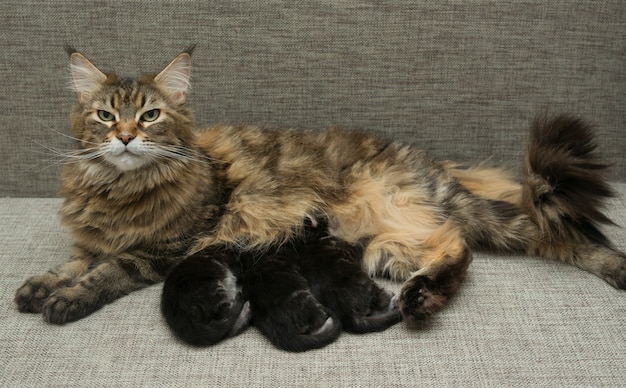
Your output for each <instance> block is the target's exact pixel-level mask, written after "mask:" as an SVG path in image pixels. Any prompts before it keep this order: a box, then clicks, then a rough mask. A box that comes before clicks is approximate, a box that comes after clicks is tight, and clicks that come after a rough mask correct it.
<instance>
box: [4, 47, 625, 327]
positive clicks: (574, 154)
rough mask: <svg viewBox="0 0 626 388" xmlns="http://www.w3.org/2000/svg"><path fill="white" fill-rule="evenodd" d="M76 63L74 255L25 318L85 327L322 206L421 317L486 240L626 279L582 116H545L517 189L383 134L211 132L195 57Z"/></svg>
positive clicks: (297, 228)
mask: <svg viewBox="0 0 626 388" xmlns="http://www.w3.org/2000/svg"><path fill="white" fill-rule="evenodd" d="M70 68H71V74H72V79H73V84H74V88H75V90H76V92H77V97H78V103H77V104H76V106H75V108H74V109H73V111H72V113H71V116H70V121H71V130H72V133H73V136H74V137H75V138H76V143H77V151H76V152H75V153H74V154H71V155H68V159H70V160H69V162H68V163H66V164H65V166H64V169H63V171H62V174H61V190H60V193H61V194H62V195H63V196H64V197H65V200H64V202H63V204H62V206H61V209H60V216H61V219H62V222H63V224H64V225H66V226H67V227H68V228H69V229H70V230H71V232H72V234H73V237H74V240H75V244H74V252H73V255H72V258H71V260H70V261H69V262H66V263H64V264H61V265H59V266H57V267H56V268H53V269H52V270H50V271H49V272H47V273H45V274H43V275H39V276H34V277H31V278H29V279H27V280H26V281H25V283H24V284H23V285H22V286H21V287H20V288H19V289H18V290H17V293H16V296H15V301H16V304H17V306H18V309H19V311H23V312H31V313H40V314H42V315H43V317H44V318H45V320H46V321H48V322H50V323H55V324H64V323H67V322H71V321H75V320H78V319H80V318H83V317H85V316H87V315H89V314H91V313H93V312H94V311H96V310H98V309H100V308H101V307H102V306H104V305H105V304H107V303H109V302H112V301H113V300H115V299H117V298H119V297H121V296H123V295H126V294H128V293H130V292H132V291H134V290H137V289H139V288H142V287H145V286H147V285H150V284H154V283H157V282H160V281H162V280H163V279H164V278H165V277H166V275H167V274H168V273H169V272H170V271H171V270H172V268H174V266H175V265H176V264H178V263H180V262H182V261H183V260H184V259H185V258H186V257H188V256H189V255H190V254H194V253H197V252H201V251H203V250H204V249H210V248H211V247H214V246H229V247H231V248H232V249H235V250H237V251H238V252H252V253H254V252H264V251H267V250H268V249H270V248H271V247H273V246H280V245H284V244H289V242H290V241H292V240H294V239H295V238H297V236H299V235H301V234H302V230H303V228H304V227H303V225H304V220H305V218H306V217H307V216H312V218H313V219H322V218H324V219H328V224H329V226H328V229H329V231H330V234H331V235H332V236H333V237H334V238H337V239H340V240H341V241H345V242H346V243H347V244H350V245H355V244H357V243H359V242H365V248H364V252H363V254H362V259H361V264H362V268H363V270H364V271H365V272H366V273H367V274H369V275H384V276H388V277H390V278H391V279H395V280H398V281H402V282H403V285H402V288H401V290H400V292H399V294H398V297H397V305H398V308H399V310H400V312H401V313H402V316H403V318H404V319H405V320H406V321H407V322H408V323H409V324H411V323H412V322H416V321H419V320H422V319H425V318H427V317H429V316H431V315H432V314H434V313H436V312H437V311H439V310H441V309H442V308H443V307H444V306H445V305H446V302H447V300H448V299H449V298H450V297H451V296H452V295H453V294H454V293H455V291H456V290H457V289H458V287H459V286H460V284H461V282H462V280H463V278H464V276H465V274H466V272H467V268H468V266H469V264H470V262H471V260H472V249H478V248H490V249H495V250H500V251H515V252H525V253H527V254H529V255H539V256H543V257H546V258H550V259H556V260H561V261H564V262H567V263H570V264H573V265H575V266H577V267H579V268H581V269H583V270H586V271H588V272H590V273H593V274H595V275H597V276H599V277H600V278H602V279H604V280H605V281H606V282H608V283H609V284H610V285H612V286H613V287H615V288H618V289H624V288H626V255H625V254H624V253H623V252H620V251H618V250H616V249H615V248H614V247H613V245H612V244H611V243H610V241H609V240H608V239H607V237H606V236H605V235H604V234H603V233H602V231H601V230H600V225H601V224H604V223H609V222H610V220H609V219H608V218H607V217H606V216H605V215H604V214H603V213H602V212H601V209H602V205H603V203H604V200H605V199H606V198H608V197H610V196H612V195H613V192H612V191H611V188H610V186H609V184H608V183H607V181H606V180H605V179H604V178H603V176H602V171H603V170H604V169H605V168H606V167H607V166H606V165H605V164H603V163H602V162H600V161H599V158H598V157H597V153H596V152H595V148H596V147H595V145H594V142H593V132H592V130H591V127H590V125H588V124H587V123H585V122H584V121H583V120H581V119H578V118H575V117H571V116H568V115H557V116H548V115H541V116H539V117H538V118H536V119H535V120H534V121H533V123H532V125H531V128H530V139H529V146H528V148H527V151H526V156H525V159H524V172H523V176H522V179H521V183H519V182H518V181H516V179H515V178H514V176H513V175H512V174H510V173H509V172H507V171H505V170H503V169H499V168H492V167H487V166H484V165H477V166H470V167H466V166H461V165H459V164H456V163H454V162H448V161H438V160H436V159H435V158H433V157H431V156H430V155H428V154H427V153H426V152H424V151H422V150H420V149H419V148H418V147H416V146H415V145H412V144H403V143H400V142H397V141H394V140H391V139H388V138H386V137H384V136H381V135H379V134H376V133H372V132H365V131H350V130H344V129H341V128H330V129H326V130H321V131H314V130H303V129H286V130H276V129H272V128H260V127H256V126H253V125H239V126H233V125H215V126H213V127H210V128H207V129H203V130H198V131H196V130H195V125H194V122H193V116H192V113H191V111H190V109H189V108H188V107H187V106H186V104H185V102H186V93H187V90H188V87H189V79H190V71H191V50H189V51H186V52H182V53H181V54H179V55H178V56H176V57H175V58H174V59H173V60H172V61H171V62H170V63H169V64H168V65H167V66H166V67H165V68H164V69H163V70H162V71H161V72H159V73H157V74H146V75H143V76H141V77H140V78H138V79H127V78H121V77H118V76H117V75H115V74H114V73H103V72H102V71H100V70H99V69H98V68H97V67H96V66H95V65H93V64H92V62H90V61H89V60H88V59H87V58H86V57H85V56H84V55H82V54H80V53H78V52H75V51H73V50H70Z"/></svg>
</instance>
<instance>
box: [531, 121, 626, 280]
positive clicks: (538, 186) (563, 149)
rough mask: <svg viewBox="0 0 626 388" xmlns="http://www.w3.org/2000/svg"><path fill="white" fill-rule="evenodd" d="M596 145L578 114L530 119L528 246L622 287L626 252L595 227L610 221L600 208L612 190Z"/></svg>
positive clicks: (538, 252) (532, 252) (612, 194)
mask: <svg viewBox="0 0 626 388" xmlns="http://www.w3.org/2000/svg"><path fill="white" fill-rule="evenodd" d="M595 149H596V145H595V144H594V140H593V132H592V130H591V127H590V126H589V125H588V124H587V123H585V122H584V121H582V120H580V119H577V118H573V117H570V116H565V115H561V116H556V117H552V118H550V117H547V116H540V117H538V118H537V119H535V121H534V122H533V125H532V127H531V130H530V144H529V146H528V150H527V153H526V158H525V163H524V181H523V184H522V196H521V206H522V209H523V211H524V213H526V214H528V215H529V216H530V218H531V220H532V221H533V223H535V224H536V226H537V227H538V234H537V237H536V238H535V239H533V242H532V243H531V244H530V246H529V247H528V251H529V253H531V254H537V255H540V256H544V257H549V258H553V259H558V260H562V261H566V262H569V263H571V264H573V265H575V266H578V267H580V268H582V269H584V270H586V271H589V272H591V273H593V274H596V275H598V276H599V277H601V278H603V279H604V280H606V281H607V282H608V283H610V284H611V285H612V286H614V287H616V288H622V289H623V288H626V255H625V254H624V253H622V252H619V251H617V250H616V249H615V248H614V247H613V246H612V244H611V243H610V241H609V239H608V238H607V237H606V236H605V235H604V234H603V232H602V231H601V230H600V228H599V226H600V225H601V224H611V223H612V222H611V221H610V220H609V218H608V217H606V216H605V215H604V214H603V213H602V207H603V205H604V202H605V201H606V199H608V198H610V197H612V196H614V193H613V191H612V189H611V187H610V185H609V184H608V182H607V181H606V179H605V178H604V176H603V174H602V172H603V170H604V169H606V168H607V165H606V164H604V163H602V162H601V161H600V160H599V158H598V157H597V155H596V154H595V152H594V151H595Z"/></svg>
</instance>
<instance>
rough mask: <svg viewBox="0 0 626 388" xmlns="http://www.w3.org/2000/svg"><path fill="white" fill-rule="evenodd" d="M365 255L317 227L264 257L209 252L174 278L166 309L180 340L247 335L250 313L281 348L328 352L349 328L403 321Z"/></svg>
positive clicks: (358, 329)
mask: <svg viewBox="0 0 626 388" xmlns="http://www.w3.org/2000/svg"><path fill="white" fill-rule="evenodd" d="M362 254H363V248H362V247H360V246H352V245H350V244H348V243H346V242H345V241H342V240H339V239H337V238H334V237H330V236H328V235H327V232H326V229H325V227H324V226H322V225H317V224H316V223H312V224H310V225H309V226H308V227H307V228H306V231H305V234H304V236H303V237H302V238H300V239H298V240H295V241H294V242H293V243H292V244H291V245H284V246H281V247H280V248H277V249H274V250H272V251H270V252H266V253H264V254H259V253H236V252H235V251H234V250H228V249H215V248H212V249H207V250H203V251H201V252H199V253H197V254H195V255H193V256H191V257H189V258H188V259H186V260H185V261H184V262H183V263H181V264H180V265H179V266H178V267H177V268H176V269H174V271H172V273H171V274H170V275H169V276H168V277H167V278H166V280H165V286H164V287H163V297H162V311H163V314H164V315H165V317H166V320H167V322H168V324H169V325H170V327H171V328H172V329H173V331H174V332H175V333H176V334H177V335H178V337H179V338H181V339H183V340H184V341H186V342H189V343H191V344H194V345H211V344H214V343H216V342H218V341H220V340H221V339H223V338H226V337H229V336H232V335H235V334H237V333H239V332H240V331H241V330H242V329H243V328H244V327H245V326H246V325H247V323H248V321H249V320H250V315H252V322H253V324H254V325H255V326H256V327H257V328H258V329H259V330H260V331H261V332H262V333H263V334H264V335H265V336H266V337H267V338H268V339H269V340H270V341H271V342H272V343H273V344H274V345H276V346H277V347H279V348H281V349H285V350H289V351H305V350H309V349H315V348H320V347H323V346H325V345H327V344H329V343H331V342H333V341H334V340H335V339H337V337H338V336H339V335H340V333H341V330H342V328H344V329H345V330H346V331H350V332H355V333H365V332H371V331H381V330H384V329H386V328H387V327H389V326H391V325H393V324H395V323H397V322H399V321H400V320H401V319H402V316H401V314H400V312H399V310H398V307H397V305H396V303H395V298H392V294H390V293H388V292H387V291H385V290H384V289H382V288H380V287H379V286H378V285H377V284H376V283H375V282H374V281H373V280H372V279H371V278H370V277H369V276H368V275H367V274H366V273H365V272H364V271H363V270H362V268H361V257H362ZM240 265H241V266H242V267H240ZM242 270H243V272H241V271H242ZM235 276H239V277H240V280H241V286H242V293H243V298H242V295H241V293H239V292H238V288H237V285H236V282H234V280H233V279H234V277H235ZM244 300H245V301H246V302H244ZM248 303H249V305H248ZM248 306H249V307H248ZM250 311H251V313H250Z"/></svg>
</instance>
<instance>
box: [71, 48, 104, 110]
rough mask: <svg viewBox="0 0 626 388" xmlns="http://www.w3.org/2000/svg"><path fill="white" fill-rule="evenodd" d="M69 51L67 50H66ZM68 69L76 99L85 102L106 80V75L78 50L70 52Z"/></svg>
mask: <svg viewBox="0 0 626 388" xmlns="http://www.w3.org/2000/svg"><path fill="white" fill-rule="evenodd" d="M68 52H69V51H68ZM70 71H71V72H72V81H73V86H74V90H75V91H76V92H77V93H78V101H80V102H81V103H84V102H86V101H87V100H88V99H89V97H90V96H91V95H92V94H93V93H95V92H96V91H97V90H98V89H100V87H102V84H103V83H104V82H105V81H106V79H107V76H106V75H105V74H104V73H103V72H101V71H100V70H98V68H97V67H96V66H94V65H93V63H91V62H89V59H87V57H85V56H84V55H83V54H81V53H79V52H76V51H74V52H70Z"/></svg>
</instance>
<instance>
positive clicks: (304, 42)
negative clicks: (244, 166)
mask: <svg viewBox="0 0 626 388" xmlns="http://www.w3.org/2000/svg"><path fill="white" fill-rule="evenodd" d="M0 15H1V16H0V20H2V25H1V26H0V28H1V29H2V33H1V34H0V52H1V53H2V54H1V55H2V62H1V66H0V85H2V89H3V93H0V112H2V115H0V127H1V128H3V135H4V141H2V142H0V153H1V154H2V155H4V157H5V159H6V161H5V168H3V169H2V170H1V171H0V177H1V178H2V180H1V182H2V186H0V196H7V195H10V196H31V197H33V196H37V197H42V196H43V197H49V196H53V195H55V193H56V190H57V187H58V186H57V180H56V177H57V173H58V167H59V166H58V163H55V162H56V161H58V156H56V155H55V153H54V152H53V151H52V150H51V149H50V148H55V149H60V150H63V149H67V148H71V141H70V140H69V139H68V138H67V137H65V136H64V135H67V134H68V118H67V117H68V112H69V110H70V107H71V105H72V104H73V102H74V96H73V95H72V92H71V91H70V90H69V89H68V74H67V56H66V55H65V53H64V52H63V45H64V44H70V45H72V46H74V47H75V48H76V49H78V50H80V51H82V52H83V53H85V54H86V55H87V56H88V57H89V58H90V59H91V60H93V62H95V63H96V64H97V65H98V66H100V67H102V68H104V69H109V70H111V69H114V70H116V71H118V72H119V73H121V74H123V75H137V74H138V73H139V72H145V71H158V70H160V69H161V68H162V67H163V66H165V65H166V64H167V63H168V62H169V60H170V59H172V58H173V57H174V55H175V54H177V53H178V52H180V51H182V50H183V49H184V48H186V47H187V46H189V45H190V44H193V43H195V44H197V48H196V51H195V53H194V70H193V77H194V79H193V92H192V93H191V95H190V103H191V105H192V106H193V107H194V108H195V111H196V116H197V123H198V125H209V124H211V123H215V122H236V123H240V122H252V123H257V124H264V125H271V126H275V127H288V126H298V127H307V128H313V129H315V128H324V127H327V126H330V125H340V126H345V127H348V128H363V129H368V130H377V131H382V132H385V133H388V134H389V135H390V136H392V137H394V138H398V139H402V140H406V141H411V142H415V143H418V144H420V145H422V146H423V147H424V148H427V149H429V150H432V152H433V153H435V154H436V155H438V156H440V157H443V158H448V159H454V160H459V161H464V162H470V161H479V160H486V159H490V160H491V161H493V162H497V163H500V164H507V165H510V166H517V164H518V161H519V159H520V155H521V153H522V149H523V140H524V138H525V135H526V131H525V128H526V127H527V126H528V124H529V122H530V121H531V120H532V118H533V117H534V116H535V115H536V114H537V113H540V112H543V111H549V112H562V111H564V112H571V113H575V114H579V115H581V116H583V117H585V118H587V119H588V120H590V121H591V122H593V123H594V124H596V125H597V126H598V130H599V132H600V134H601V137H600V138H599V141H598V142H599V144H600V146H601V149H602V151H603V153H604V154H605V155H606V158H607V160H608V161H610V162H611V163H613V164H614V168H613V169H612V175H611V177H612V178H614V179H615V180H622V181H623V180H626V155H625V154H626V153H625V152H624V150H625V149H626V136H624V134H625V131H626V127H625V124H626V110H625V109H624V106H626V93H625V90H626V72H624V68H626V54H624V53H625V51H624V41H625V37H626V28H625V25H624V20H626V6H625V5H624V2H623V1H619V0H614V1H602V2H598V1H593V0H588V1H584V0H578V1H550V2H546V1H498V2H492V1H471V2H468V1H443V2H441V1H393V0H386V1H382V2H380V1H378V2H372V1H337V0H321V1H302V2H293V1H232V0H226V1H222V0H216V1H156V2H155V1H124V2H121V1H120V2H118V1H99V2H92V1H75V0H71V1H69V0H54V1H48V0H39V1H36V0H20V1H15V0H3V1H2V3H1V4H0Z"/></svg>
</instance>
